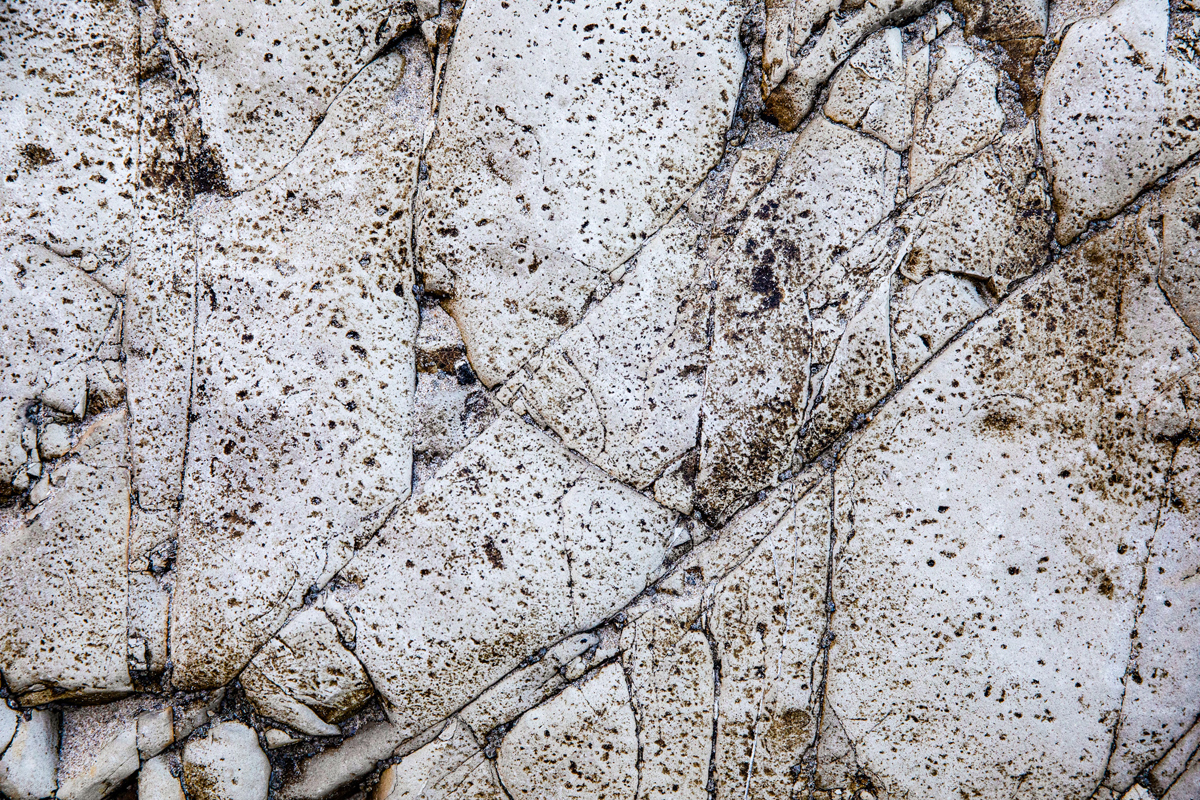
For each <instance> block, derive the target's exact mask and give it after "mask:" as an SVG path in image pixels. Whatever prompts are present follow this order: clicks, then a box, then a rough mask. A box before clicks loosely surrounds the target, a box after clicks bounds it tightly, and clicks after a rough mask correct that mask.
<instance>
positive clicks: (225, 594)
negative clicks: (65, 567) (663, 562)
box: [171, 43, 431, 688]
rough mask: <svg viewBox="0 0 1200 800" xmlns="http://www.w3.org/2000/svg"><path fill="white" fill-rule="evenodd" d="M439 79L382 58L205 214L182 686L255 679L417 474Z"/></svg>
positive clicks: (174, 639) (182, 550)
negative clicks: (426, 134)
mask: <svg viewBox="0 0 1200 800" xmlns="http://www.w3.org/2000/svg"><path fill="white" fill-rule="evenodd" d="M430 85H431V76H430V68H429V64H428V62H427V61H426V57H425V53H424V52H423V49H422V48H421V47H420V46H418V45H416V44H415V43H414V44H412V45H411V46H408V47H406V48H405V49H404V50H403V52H393V53H391V54H389V55H388V56H386V57H383V58H381V59H379V60H377V61H374V62H373V63H372V64H371V66H370V67H369V68H366V69H365V70H364V71H363V72H362V73H361V74H359V76H358V77H357V78H356V80H355V81H354V83H352V84H351V86H350V87H349V88H348V89H347V90H346V91H345V92H343V93H342V94H341V95H340V96H339V97H338V100H337V102H336V103H335V104H334V106H333V107H332V108H331V109H330V111H329V114H328V115H327V117H326V118H325V123H324V124H323V125H322V126H321V127H320V128H319V129H318V130H317V131H316V133H314V135H313V137H312V138H311V139H310V140H309V141H308V143H307V146H306V147H305V149H304V151H303V152H302V153H300V155H299V156H298V157H297V158H296V159H295V160H294V161H292V162H291V163H290V164H289V165H288V168H287V170H286V171H285V172H284V173H283V174H281V175H280V176H279V177H277V178H275V179H273V180H271V181H270V182H268V183H267V184H266V185H264V186H263V187H261V188H260V189H257V190H255V191H253V192H248V193H246V194H243V195H239V196H238V197H235V198H233V199H231V200H229V201H224V202H213V203H211V204H208V205H206V206H204V207H203V208H202V209H200V210H198V211H197V212H196V214H197V217H198V219H197V222H198V225H199V230H200V244H199V248H200V252H199V254H198V259H199V262H200V267H199V269H200V276H201V280H202V282H203V283H204V284H205V285H206V286H209V287H211V288H210V290H208V294H207V299H204V300H202V301H201V311H200V316H199V320H198V323H197V343H196V372H197V374H196V386H195V400H194V404H193V412H192V413H193V414H194V415H195V416H196V421H195V422H194V423H193V424H192V428H191V433H190V450H189V453H190V458H189V468H188V472H187V475H186V479H185V492H184V504H183V509H182V512H181V513H182V518H181V521H180V534H179V557H178V565H177V571H178V581H177V586H176V591H175V596H174V600H173V605H172V624H171V656H172V659H173V660H174V663H175V670H174V674H173V681H174V683H175V685H176V686H180V687H189V688H198V687H215V686H219V685H222V684H224V683H225V682H227V681H228V680H230V679H231V678H232V677H233V676H234V675H236V674H237V673H238V672H239V671H240V670H241V669H242V667H244V666H245V663H246V662H247V661H248V660H249V658H250V656H251V655H252V654H253V653H254V651H255V650H256V649H257V648H258V647H260V646H261V645H262V644H263V643H265V642H266V640H267V639H269V638H270V637H271V635H272V634H274V633H275V631H276V630H278V628H279V627H280V626H282V624H283V622H284V620H285V619H286V617H287V615H288V612H289V611H290V610H291V609H293V608H297V607H299V606H300V604H301V600H302V598H303V596H304V594H305V593H306V592H307V591H308V590H309V588H310V587H311V586H312V585H314V583H317V582H318V579H321V580H328V577H329V576H330V575H332V573H333V571H335V570H336V569H337V568H338V566H339V565H340V564H341V563H344V562H345V559H346V558H347V557H348V555H349V552H352V550H353V545H354V538H355V537H356V536H358V535H362V530H361V528H362V526H363V525H366V524H367V518H368V515H370V514H372V513H374V512H379V511H381V510H383V509H384V508H385V507H387V506H388V505H389V504H391V503H393V502H395V501H396V499H398V498H403V497H404V496H406V495H407V493H408V491H409V489H410V472H409V470H410V466H411V457H412V453H411V447H412V427H411V426H412V386H413V377H414V376H413V364H412V357H411V348H412V343H413V339H414V337H415V334H416V322H417V314H416V308H415V303H414V302H413V299H412V297H411V295H410V294H409V292H408V287H409V286H411V285H412V277H411V271H410V265H409V261H408V241H409V234H410V230H411V228H410V222H409V209H410V205H409V199H408V197H409V194H410V192H411V191H412V187H413V183H414V181H415V178H416V166H417V153H418V150H419V147H420V143H421V141H422V138H421V137H422V135H423V127H424V124H425V120H426V119H427V116H428V114H429V102H430V97H429V92H430ZM264 225H265V226H266V228H263V227H262V226H264ZM323 575H324V577H323Z"/></svg>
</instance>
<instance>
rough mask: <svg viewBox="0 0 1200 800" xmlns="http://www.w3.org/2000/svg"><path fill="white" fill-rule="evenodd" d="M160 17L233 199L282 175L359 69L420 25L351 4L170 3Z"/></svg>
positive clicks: (347, 0)
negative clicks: (192, 85)
mask: <svg viewBox="0 0 1200 800" xmlns="http://www.w3.org/2000/svg"><path fill="white" fill-rule="evenodd" d="M161 12H162V15H163V17H164V18H165V20H166V23H167V34H168V36H170V39H171V41H172V42H173V43H174V44H175V45H176V46H177V47H178V48H179V50H180V51H181V55H183V56H184V58H185V59H186V61H185V63H186V64H188V65H189V66H190V67H191V71H192V77H193V78H194V80H195V81H196V83H197V85H198V86H199V89H200V93H201V95H202V97H203V98H204V101H203V102H202V103H201V104H200V115H201V119H202V120H203V124H204V131H205V133H206V134H207V139H208V141H209V144H210V146H211V147H212V148H213V149H214V151H215V153H214V155H215V157H216V158H217V160H218V163H219V164H220V165H221V168H222V170H223V172H224V175H225V177H226V178H227V179H228V181H229V188H230V189H232V190H233V191H235V192H241V191H244V190H246V189H249V188H251V187H254V186H257V185H258V184H260V183H262V182H263V181H265V180H267V179H268V178H271V177H272V176H274V175H275V174H276V173H278V172H280V171H281V170H283V169H284V168H285V167H286V166H287V164H288V162H289V161H290V160H291V159H292V158H293V157H294V156H295V155H296V153H297V152H298V151H299V150H300V147H301V145H302V144H304V143H305V140H306V138H307V137H308V136H309V134H310V133H312V131H313V130H314V129H316V128H317V127H318V126H319V125H320V124H321V122H322V120H323V117H324V115H325V113H326V111H328V110H329V108H330V106H331V105H332V104H335V103H336V102H337V101H338V99H339V94H340V93H341V92H342V91H343V90H344V89H345V87H346V85H347V84H349V83H350V82H351V79H352V78H354V77H355V76H356V75H357V73H358V72H359V70H361V69H362V68H363V67H364V65H366V64H367V62H369V61H370V60H371V58H372V57H373V56H375V55H376V54H377V53H378V52H379V51H380V50H382V49H383V48H384V47H386V46H387V45H388V44H389V43H390V42H391V40H392V38H393V37H395V36H397V35H399V34H400V33H402V32H403V31H405V30H407V29H408V28H410V27H411V26H412V25H413V24H414V23H415V22H416V19H415V18H414V16H413V15H412V14H411V13H405V12H404V11H402V10H401V9H400V8H399V7H398V6H391V5H386V4H385V5H379V4H372V3H366V2H355V0H344V2H339V3H338V4H337V5H336V6H331V5H330V4H328V3H316V2H312V0H286V2H274V3H272V4H271V5H270V6H266V7H262V6H257V5H247V4H245V3H237V2H231V0H221V1H220V2H207V1H206V0H167V2H164V3H163V5H162V8H161Z"/></svg>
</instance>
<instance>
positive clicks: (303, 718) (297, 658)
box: [241, 608, 372, 736]
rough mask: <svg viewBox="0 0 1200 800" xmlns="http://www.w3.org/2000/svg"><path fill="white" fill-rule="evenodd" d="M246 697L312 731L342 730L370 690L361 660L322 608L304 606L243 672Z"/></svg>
mask: <svg viewBox="0 0 1200 800" xmlns="http://www.w3.org/2000/svg"><path fill="white" fill-rule="evenodd" d="M241 682H242V688H243V689H244V690H245V692H246V699H247V700H249V701H250V704H251V705H252V706H254V709H255V710H256V711H257V712H258V713H260V714H262V715H263V716H265V717H270V718H272V719H275V720H278V721H279V722H282V723H284V724H286V725H289V726H291V727H292V728H295V729H296V730H298V731H301V732H302V733H307V734H309V735H310V736H330V735H336V734H337V733H338V729H337V726H335V725H332V724H330V723H332V722H337V721H340V720H342V719H344V718H345V717H346V716H347V715H348V714H350V713H351V712H353V711H355V710H356V709H358V708H359V707H360V706H361V705H362V704H363V703H365V702H366V701H367V700H368V699H369V698H370V697H371V695H372V691H371V684H370V682H369V681H368V680H367V674H366V672H364V671H363V668H362V665H361V664H359V663H358V659H356V658H355V657H354V655H353V654H352V653H351V652H350V651H348V650H346V648H345V647H343V646H342V643H341V641H340V640H339V638H338V632H337V628H335V627H334V625H333V623H332V622H330V621H329V619H328V617H326V616H325V614H323V613H322V612H321V611H320V610H319V609H316V608H306V609H304V610H303V611H301V612H300V613H298V614H297V615H296V616H294V617H292V619H291V620H290V621H289V622H288V624H287V625H284V626H283V629H282V630H280V631H279V633H278V634H276V636H275V638H274V639H272V640H271V641H270V642H268V643H267V644H266V646H264V647H263V649H262V650H261V651H260V652H259V653H258V655H256V656H255V657H254V658H253V659H252V660H251V661H250V664H249V665H248V666H247V667H246V669H245V670H243V672H242V674H241Z"/></svg>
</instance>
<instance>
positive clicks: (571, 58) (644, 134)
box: [417, 0, 744, 386]
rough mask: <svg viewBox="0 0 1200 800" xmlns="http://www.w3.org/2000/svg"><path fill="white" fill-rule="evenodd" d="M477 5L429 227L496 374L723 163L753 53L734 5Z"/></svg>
mask: <svg viewBox="0 0 1200 800" xmlns="http://www.w3.org/2000/svg"><path fill="white" fill-rule="evenodd" d="M556 9H557V7H555V6H543V5H542V4H540V3H536V2H533V1H532V0H503V1H501V0H478V1H477V2H472V3H469V4H467V5H466V7H465V8H464V10H463V16H462V19H461V20H460V22H459V24H458V30H457V32H456V34H455V46H454V48H453V49H452V50H451V54H450V59H449V63H448V65H447V67H446V75H445V78H444V81H443V84H442V86H443V89H442V93H441V100H440V106H439V111H438V126H437V132H436V134H435V136H434V138H433V140H432V142H431V145H430V148H429V150H428V152H427V153H426V161H427V162H428V166H429V183H428V185H427V187H426V188H425V189H424V194H423V198H422V201H421V217H420V220H419V226H418V230H417V235H418V248H419V256H420V269H421V271H422V272H423V273H424V275H425V280H426V284H427V286H429V287H431V288H436V289H437V290H439V291H442V292H446V293H450V294H452V297H451V299H450V301H449V302H448V303H447V304H446V308H447V310H448V311H449V312H450V313H451V314H452V315H453V316H454V318H455V320H456V321H457V322H458V326H459V329H460V330H461V331H462V334H463V339H464V340H465V342H466V345H467V351H468V353H469V354H470V358H471V365H472V366H473V367H474V369H475V371H476V372H477V373H478V374H479V377H480V379H481V380H482V381H483V382H484V383H485V384H486V385H488V386H493V385H495V384H496V383H499V382H502V381H504V380H506V379H507V378H508V376H509V375H511V374H512V373H513V372H514V371H515V370H516V369H517V368H518V367H519V366H521V365H522V364H523V363H524V362H525V361H526V359H528V358H529V357H530V356H531V355H532V354H533V353H534V352H535V351H536V350H538V349H540V348H541V347H542V346H543V345H545V344H546V343H547V342H548V341H549V340H550V339H551V338H552V337H554V336H555V335H557V334H560V333H562V332H563V331H564V330H565V329H566V328H568V327H569V326H570V325H572V324H574V323H575V322H576V321H578V320H579V318H580V316H581V315H582V313H583V311H584V309H585V306H586V304H587V303H588V301H589V299H591V298H592V297H593V296H594V295H597V294H603V292H604V291H606V289H607V278H606V277H605V276H606V274H607V273H609V272H611V271H613V270H615V269H616V268H617V267H619V266H620V265H621V264H622V263H623V262H624V261H626V260H627V259H628V258H629V257H630V256H631V255H633V254H634V253H636V252H637V250H638V249H639V247H640V246H641V245H642V244H643V242H644V240H645V238H646V237H647V236H649V235H650V234H652V233H653V232H654V231H655V230H657V229H658V228H659V227H661V226H662V225H663V224H664V223H665V222H666V221H667V220H668V219H669V218H670V217H671V215H672V214H673V213H674V212H675V210H676V209H677V208H678V207H679V206H680V205H681V204H682V203H683V201H684V200H685V199H686V198H687V196H688V195H689V194H690V193H691V192H692V190H693V189H694V188H695V187H696V186H697V185H699V183H700V181H701V180H702V179H703V178H704V177H705V175H706V174H707V173H708V171H709V170H710V169H711V168H712V167H713V166H714V165H715V163H716V162H717V159H718V158H719V157H720V155H721V153H722V151H723V148H724V137H723V134H724V131H725V129H726V128H727V127H728V125H729V122H730V117H731V114H732V112H733V109H734V105H735V103H736V101H737V95H738V86H739V84H740V81H741V75H742V68H743V63H744V56H743V54H742V51H741V46H740V44H739V43H738V40H737V28H738V24H739V21H740V17H741V12H742V7H741V6H740V5H739V4H737V3H703V4H695V5H686V6H685V5H680V4H678V3H666V2H662V0H653V1H650V0H648V2H646V3H642V4H634V5H620V6H619V5H617V4H616V3H615V2H611V0H609V1H606V2H604V3H601V4H597V5H591V6H589V7H587V8H586V9H583V8H579V9H575V10H574V11H573V12H572V13H571V14H568V15H567V16H565V17H564V16H563V14H564V13H566V12H565V10H561V9H559V10H556Z"/></svg>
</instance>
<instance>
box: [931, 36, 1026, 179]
mask: <svg viewBox="0 0 1200 800" xmlns="http://www.w3.org/2000/svg"><path fill="white" fill-rule="evenodd" d="M999 80H1000V78H999V76H998V75H997V74H996V70H995V69H994V68H993V67H992V66H991V65H990V64H988V63H987V62H986V61H984V60H983V59H982V58H979V57H977V56H976V55H975V54H974V53H973V52H972V51H971V50H970V49H969V48H967V47H963V46H961V45H948V46H947V47H946V52H945V54H944V55H943V56H942V58H941V60H940V61H938V63H937V66H936V67H935V69H934V72H933V75H932V76H931V77H930V79H929V103H930V104H929V109H928V112H927V113H926V115H925V118H924V120H922V121H921V122H920V123H919V124H918V125H917V130H916V133H914V134H913V145H912V153H911V155H910V157H909V165H908V170H909V192H910V193H915V192H916V191H917V190H919V189H921V188H922V187H924V186H925V185H926V184H928V183H929V182H930V181H932V180H933V179H935V178H936V177H937V176H938V175H940V174H941V173H942V172H943V171H944V170H945V169H946V168H947V167H949V166H950V165H952V164H954V163H956V162H957V161H959V160H960V159H962V158H964V157H965V156H969V155H971V154H972V153H975V152H977V151H979V150H980V149H981V148H983V147H984V146H985V145H987V144H989V143H991V142H992V141H993V140H994V139H995V138H996V137H997V136H999V135H1000V129H1001V127H1002V126H1003V125H1004V111H1003V110H1002V109H1001V108H1000V103H999V102H998V101H997V100H996V88H997V86H998V84H999Z"/></svg>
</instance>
